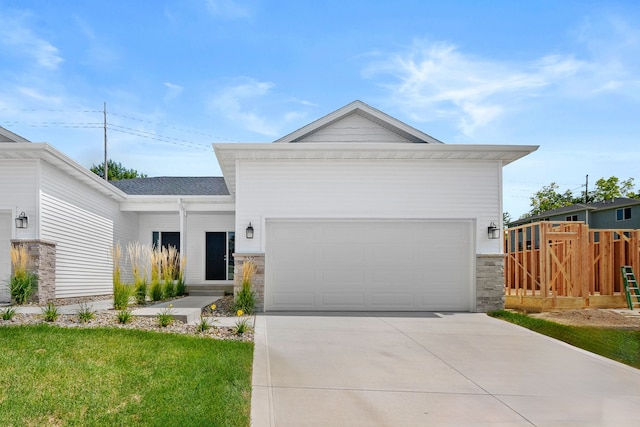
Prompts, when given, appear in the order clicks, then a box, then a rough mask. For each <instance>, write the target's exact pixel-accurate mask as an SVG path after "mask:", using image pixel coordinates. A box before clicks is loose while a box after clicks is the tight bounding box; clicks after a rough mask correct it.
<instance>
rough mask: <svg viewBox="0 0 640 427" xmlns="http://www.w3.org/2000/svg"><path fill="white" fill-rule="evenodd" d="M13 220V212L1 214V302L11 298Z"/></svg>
mask: <svg viewBox="0 0 640 427" xmlns="http://www.w3.org/2000/svg"><path fill="white" fill-rule="evenodd" d="M12 223H13V218H12V215H11V212H0V302H9V301H10V300H11V296H10V294H9V287H8V285H7V281H8V280H9V275H10V274H11V257H10V256H9V248H10V247H11V225H12Z"/></svg>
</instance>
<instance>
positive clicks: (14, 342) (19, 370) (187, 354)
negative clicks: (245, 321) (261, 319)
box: [0, 325, 253, 426]
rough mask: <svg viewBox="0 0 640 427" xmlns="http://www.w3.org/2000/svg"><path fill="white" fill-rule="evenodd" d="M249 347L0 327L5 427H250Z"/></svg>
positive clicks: (0, 403) (111, 332)
mask: <svg viewBox="0 0 640 427" xmlns="http://www.w3.org/2000/svg"><path fill="white" fill-rule="evenodd" d="M252 358H253V344H251V343H242V342H234V341H218V340H212V339H209V338H200V337H190V336H181V335H173V334H166V333H158V332H146V331H136V330H117V329H65V328H58V327H55V326H51V325H38V326H8V327H0V366H1V367H2V375H0V425H2V426H29V425H33V426H36V425H60V426H62V425H64V426H106V425H122V426H124V425H126V426H147V425H149V426H168V425H182V426H214V425H215V426H248V425H249V419H250V401H251V365H252Z"/></svg>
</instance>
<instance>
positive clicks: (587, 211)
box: [508, 197, 640, 229]
mask: <svg viewBox="0 0 640 427" xmlns="http://www.w3.org/2000/svg"><path fill="white" fill-rule="evenodd" d="M538 221H582V222H584V223H586V224H588V225H589V228H591V229H638V228H640V199H629V198H626V197H618V198H615V199H613V200H605V201H604V202H596V203H587V204H585V203H578V204H575V205H570V206H564V207H561V208H558V209H552V210H549V211H546V212H542V213H541V214H539V215H532V216H528V217H525V218H520V219H518V220H516V221H512V222H510V223H509V224H508V225H509V227H517V226H519V225H524V224H529V223H532V222H538Z"/></svg>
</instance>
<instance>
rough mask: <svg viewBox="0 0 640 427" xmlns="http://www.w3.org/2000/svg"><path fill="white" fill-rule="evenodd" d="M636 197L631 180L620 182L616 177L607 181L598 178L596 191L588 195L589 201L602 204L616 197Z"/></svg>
mask: <svg viewBox="0 0 640 427" xmlns="http://www.w3.org/2000/svg"><path fill="white" fill-rule="evenodd" d="M637 196H638V195H637V194H636V193H634V192H633V178H628V179H626V180H624V181H622V182H621V181H620V180H619V179H618V178H617V177H615V176H612V177H610V178H609V179H604V178H600V179H599V180H597V181H596V189H595V190H594V191H593V192H591V194H590V195H589V201H593V202H602V201H605V200H612V199H615V198H616V197H631V198H637Z"/></svg>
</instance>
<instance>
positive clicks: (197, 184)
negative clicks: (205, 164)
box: [109, 176, 229, 196]
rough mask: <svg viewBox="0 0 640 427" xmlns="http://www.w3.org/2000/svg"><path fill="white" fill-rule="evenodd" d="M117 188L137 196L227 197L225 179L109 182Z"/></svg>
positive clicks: (161, 178) (157, 179)
mask: <svg viewBox="0 0 640 427" xmlns="http://www.w3.org/2000/svg"><path fill="white" fill-rule="evenodd" d="M109 182H110V183H111V184H112V185H114V186H115V187H118V188H119V189H120V190H122V191H124V192H125V193H127V194H130V195H136V196H226V195H229V190H227V185H226V184H225V182H224V178H223V177H219V176H201V177H191V176H158V177H154V178H134V179H123V180H120V181H109Z"/></svg>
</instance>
